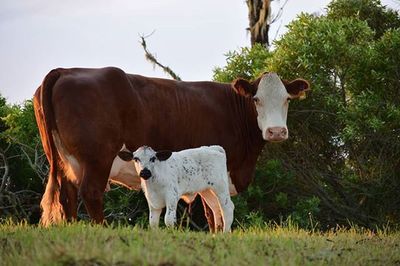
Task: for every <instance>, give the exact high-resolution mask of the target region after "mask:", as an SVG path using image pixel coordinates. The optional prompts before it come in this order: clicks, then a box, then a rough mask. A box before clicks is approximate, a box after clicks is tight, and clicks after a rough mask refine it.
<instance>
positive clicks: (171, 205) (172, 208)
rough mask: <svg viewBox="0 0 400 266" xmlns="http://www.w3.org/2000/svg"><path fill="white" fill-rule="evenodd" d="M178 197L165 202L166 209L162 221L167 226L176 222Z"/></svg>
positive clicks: (171, 225)
mask: <svg viewBox="0 0 400 266" xmlns="http://www.w3.org/2000/svg"><path fill="white" fill-rule="evenodd" d="M177 205H178V199H173V200H170V201H169V202H167V210H166V211H165V217H164V222H165V225H166V226H167V227H173V226H174V225H175V223H176V208H177Z"/></svg>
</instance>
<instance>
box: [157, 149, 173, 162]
mask: <svg viewBox="0 0 400 266" xmlns="http://www.w3.org/2000/svg"><path fill="white" fill-rule="evenodd" d="M171 155H172V151H158V152H156V157H157V159H158V160H159V161H165V160H168V158H169V157H171Z"/></svg>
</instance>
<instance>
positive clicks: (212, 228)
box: [201, 197, 217, 233]
mask: <svg viewBox="0 0 400 266" xmlns="http://www.w3.org/2000/svg"><path fill="white" fill-rule="evenodd" d="M201 202H202V203H203V207H204V215H205V216H206V219H207V223H208V228H209V229H210V232H211V233H216V231H217V228H216V227H215V221H214V214H213V210H212V209H211V208H210V206H208V204H207V202H206V200H205V199H204V198H203V197H201Z"/></svg>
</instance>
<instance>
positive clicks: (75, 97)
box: [34, 67, 309, 229]
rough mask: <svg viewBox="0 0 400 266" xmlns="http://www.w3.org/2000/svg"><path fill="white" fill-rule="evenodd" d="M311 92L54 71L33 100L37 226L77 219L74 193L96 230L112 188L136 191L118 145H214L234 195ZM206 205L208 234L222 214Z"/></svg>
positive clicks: (266, 82)
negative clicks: (46, 170)
mask: <svg viewBox="0 0 400 266" xmlns="http://www.w3.org/2000/svg"><path fill="white" fill-rule="evenodd" d="M308 89H309V84H308V82H307V81H305V80H303V79H296V80H294V81H291V82H286V81H282V80H281V79H280V78H279V77H278V75H277V74H275V73H265V74H263V75H262V76H261V77H260V78H258V79H257V80H256V81H254V82H248V81H246V80H243V79H237V80H235V81H234V82H233V83H232V84H225V83H217V82H182V81H174V80H168V79H159V78H149V77H144V76H139V75H131V74H126V73H125V72H124V71H122V70H120V69H118V68H111V67H108V68H102V69H83V68H73V69H61V68H59V69H55V70H52V71H51V72H50V73H49V74H48V75H47V76H46V77H45V79H44V81H43V83H42V85H41V86H40V87H39V88H38V89H37V91H36V93H35V95H34V107H35V116H36V121H37V123H38V126H39V131H40V135H41V139H42V143H43V147H44V150H45V153H46V156H47V158H48V160H49V163H50V174H49V179H48V183H47V185H46V191H45V193H44V195H43V198H42V201H41V207H42V209H43V213H42V218H41V223H42V224H44V225H49V224H51V223H57V222H60V221H62V220H65V219H68V220H70V219H75V218H76V216H77V196H78V192H79V193H80V195H81V197H82V199H83V201H84V204H85V206H86V209H87V211H88V213H89V215H90V217H91V218H92V220H93V221H95V222H97V223H101V222H103V219H104V214H103V194H104V191H105V188H106V186H107V182H108V180H109V179H110V180H111V181H113V182H116V183H120V184H123V185H125V186H127V187H130V188H132V189H139V187H140V180H139V178H138V177H137V173H136V171H135V169H134V167H133V165H132V164H130V163H129V162H124V161H122V160H121V159H120V158H119V157H118V156H116V155H117V153H118V152H119V151H120V150H121V147H124V145H125V146H126V149H128V150H130V151H134V150H136V149H137V148H138V147H140V146H142V145H147V146H151V147H153V148H154V149H155V150H162V149H164V150H165V149H168V150H173V151H179V150H183V149H187V148H194V147H199V146H208V145H213V144H217V145H220V146H222V147H223V148H224V149H225V151H226V154H227V164H228V170H229V174H230V178H231V182H232V184H231V190H232V191H231V193H232V194H235V193H237V192H241V191H243V190H245V189H246V188H247V187H248V185H249V184H250V182H251V181H252V177H253V174H254V169H255V165H256V160H257V157H258V156H259V154H260V152H261V150H262V148H263V146H264V144H265V141H273V142H278V141H283V140H286V139H287V138H288V134H289V132H288V129H287V126H286V117H287V112H288V100H289V99H294V98H297V97H299V96H300V95H302V94H304V91H306V90H308ZM212 198H213V195H209V196H207V195H205V196H204V198H203V204H204V205H205V207H206V209H207V212H206V214H208V217H207V218H208V219H209V222H210V224H211V225H212V227H213V226H215V224H214V223H213V222H212V221H211V220H212V218H214V219H215V220H218V219H219V217H217V216H218V215H219V214H218V212H217V211H216V208H215V206H214V204H215V203H216V201H214V200H213V199H212ZM210 208H211V210H210ZM214 229H215V228H214Z"/></svg>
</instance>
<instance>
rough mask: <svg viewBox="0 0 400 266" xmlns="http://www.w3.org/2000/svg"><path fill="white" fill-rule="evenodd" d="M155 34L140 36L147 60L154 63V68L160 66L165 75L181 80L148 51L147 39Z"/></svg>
mask: <svg viewBox="0 0 400 266" xmlns="http://www.w3.org/2000/svg"><path fill="white" fill-rule="evenodd" d="M153 33H154V31H153V32H152V33H150V34H149V35H147V36H144V35H142V36H140V39H141V42H140V44H141V45H142V47H143V50H144V53H145V57H146V59H147V60H148V61H149V62H150V63H152V64H153V66H159V67H160V68H161V69H162V70H163V71H164V72H165V73H167V74H168V75H170V76H171V77H172V78H173V79H175V80H181V78H180V77H179V76H178V75H177V74H176V73H175V72H174V71H173V70H172V69H171V68H170V67H168V66H164V65H163V64H161V63H160V62H158V61H157V58H156V57H155V56H154V55H153V54H152V53H150V52H149V50H147V43H146V38H148V37H150V36H151V35H152V34H153Z"/></svg>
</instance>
